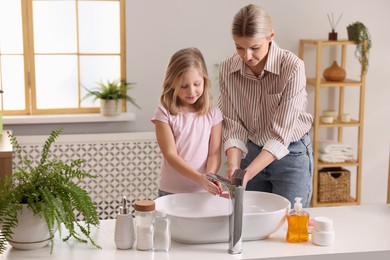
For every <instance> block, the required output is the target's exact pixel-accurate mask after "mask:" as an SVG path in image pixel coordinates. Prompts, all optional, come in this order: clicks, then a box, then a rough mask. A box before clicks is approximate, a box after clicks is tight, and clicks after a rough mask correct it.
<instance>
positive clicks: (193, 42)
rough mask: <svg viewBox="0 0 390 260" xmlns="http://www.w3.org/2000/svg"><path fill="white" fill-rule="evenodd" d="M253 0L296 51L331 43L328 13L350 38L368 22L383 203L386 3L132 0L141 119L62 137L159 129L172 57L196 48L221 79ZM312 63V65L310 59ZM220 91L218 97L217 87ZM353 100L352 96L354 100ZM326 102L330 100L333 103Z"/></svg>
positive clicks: (389, 33)
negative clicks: (241, 17) (235, 22)
mask: <svg viewBox="0 0 390 260" xmlns="http://www.w3.org/2000/svg"><path fill="white" fill-rule="evenodd" d="M248 3H256V4H260V5H262V6H264V7H265V8H266V9H267V10H268V11H269V13H270V14H271V16H272V19H273V23H274V29H275V32H276V37H275V41H276V42H277V43H278V44H279V46H281V47H282V48H285V49H289V50H291V51H293V52H295V53H298V41H299V39H301V38H312V39H317V38H318V39H326V38H327V36H328V32H329V31H330V26H329V23H328V19H327V13H332V12H333V13H334V15H335V16H336V17H337V16H338V15H339V14H341V13H343V17H342V19H341V21H340V23H339V25H338V26H337V28H336V31H337V32H338V34H339V35H338V36H339V39H342V38H346V37H347V33H346V29H345V28H346V26H347V25H348V24H349V23H352V22H354V21H357V20H359V21H362V22H363V23H365V24H366V26H367V27H368V28H369V30H370V32H371V35H372V41H373V47H372V51H371V56H370V67H369V71H368V75H367V91H366V97H365V100H366V102H365V123H364V143H363V188H362V203H383V202H385V199H386V192H387V190H386V189H387V172H388V163H389V162H388V160H389V133H390V122H389V112H390V105H389V103H390V102H389V101H388V99H389V97H390V84H389V81H387V78H385V76H387V75H388V74H390V65H389V60H390V51H389V48H388V45H389V44H388V43H389V41H390V30H389V29H388V25H389V24H390V18H389V16H388V11H389V10H390V1H388V0H371V1H367V0H343V1H340V0H327V1H319V0H316V1H313V0H263V1H261V0H257V1H244V0H192V1H189V0H164V1H156V0H142V1H133V0H127V1H126V18H127V19H126V24H127V27H126V35H127V77H128V80H129V81H132V82H137V83H138V85H137V86H136V88H135V89H134V90H133V93H132V94H133V95H134V97H135V98H136V100H137V103H138V104H140V106H141V107H142V110H136V109H133V108H132V107H130V108H129V110H131V111H134V112H136V114H137V119H136V120H135V121H133V122H129V123H111V124H102V123H101V124H78V125H67V126H66V128H65V129H64V132H66V133H92V132H127V131H133V132H144V131H153V125H152V124H151V123H150V118H151V117H152V115H153V112H154V109H155V107H156V106H157V104H158V99H159V95H160V93H161V90H162V87H161V84H162V80H163V76H164V72H165V66H166V64H167V62H168V60H169V58H170V56H171V55H172V54H173V53H174V52H175V51H176V50H178V49H181V48H184V47H189V46H195V47H198V48H199V49H200V50H201V51H202V52H203V54H204V56H205V59H206V62H207V64H208V69H209V73H210V74H211V77H212V78H213V79H214V80H215V79H216V77H217V71H216V67H215V64H217V63H219V62H220V61H221V59H223V58H224V57H226V56H228V55H230V54H231V52H233V51H234V45H233V42H232V40H231V36H230V25H231V21H232V18H233V15H234V14H235V13H236V12H237V10H238V9H239V8H240V7H242V6H244V5H246V4H248ZM329 55H333V54H331V53H330V54H329ZM331 58H332V57H329V59H331ZM351 59H353V56H352V58H350V57H348V64H347V65H348V66H350V67H351V66H352V65H350V64H349V60H351ZM351 62H352V61H351ZM329 65H330V64H329ZM357 65H358V64H357ZM357 65H356V66H357ZM306 66H307V67H310V66H313V64H310V62H308V63H306ZM352 69H353V68H352ZM386 74H387V75H386ZM214 87H215V95H216V96H217V95H218V91H217V84H216V82H214ZM309 92H310V91H309ZM309 94H311V93H309ZM353 97H354V94H352V96H351V99H352V98H353ZM311 102H312V101H311ZM323 102H328V103H332V101H331V100H323ZM310 105H311V106H312V105H313V104H312V103H311V104H310ZM351 109H352V108H351ZM11 127H12V129H13V130H14V131H15V133H16V134H24V135H25V134H30V133H33V134H40V133H47V132H48V131H49V130H48V129H52V127H51V126H32V125H31V126H28V128H27V127H26V126H11Z"/></svg>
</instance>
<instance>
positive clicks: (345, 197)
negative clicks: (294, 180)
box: [318, 167, 351, 202]
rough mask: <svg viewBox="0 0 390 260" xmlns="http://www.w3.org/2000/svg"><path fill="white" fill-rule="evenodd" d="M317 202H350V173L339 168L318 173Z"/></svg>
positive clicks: (325, 169)
mask: <svg viewBox="0 0 390 260" xmlns="http://www.w3.org/2000/svg"><path fill="white" fill-rule="evenodd" d="M318 175H319V182H318V186H319V188H318V200H319V201H320V202H347V201H350V179H351V173H350V172H349V171H348V170H346V169H343V168H341V167H338V168H323V169H321V170H320V171H319V174H318Z"/></svg>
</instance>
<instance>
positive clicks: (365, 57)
mask: <svg viewBox="0 0 390 260" xmlns="http://www.w3.org/2000/svg"><path fill="white" fill-rule="evenodd" d="M347 32H348V39H349V40H350V41H354V42H355V44H356V49H355V56H356V58H357V59H358V60H359V62H360V63H361V64H362V74H364V73H366V72H367V69H368V65H369V54H370V49H371V45H372V42H371V35H370V32H369V30H368V28H367V27H366V26H365V25H364V24H363V23H362V22H359V21H357V22H354V23H351V24H349V25H348V26H347ZM365 43H366V46H365ZM365 48H366V50H365Z"/></svg>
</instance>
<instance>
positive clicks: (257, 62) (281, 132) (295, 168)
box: [219, 4, 313, 207]
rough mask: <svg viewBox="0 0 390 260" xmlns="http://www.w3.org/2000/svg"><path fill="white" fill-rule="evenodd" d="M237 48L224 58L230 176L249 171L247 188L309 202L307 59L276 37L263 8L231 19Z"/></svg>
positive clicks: (241, 12)
mask: <svg viewBox="0 0 390 260" xmlns="http://www.w3.org/2000/svg"><path fill="white" fill-rule="evenodd" d="M232 36H233V41H234V43H235V46H236V52H235V53H234V54H233V55H231V56H230V57H228V58H227V59H225V60H224V61H222V63H221V64H220V71H219V86H220V92H221V96H220V100H219V105H220V108H221V111H222V113H223V116H224V120H223V143H224V151H225V153H226V155H227V160H228V168H227V172H226V177H227V178H231V175H232V174H233V172H234V170H235V169H238V168H241V169H245V170H246V174H245V177H244V186H245V187H246V189H247V190H257V191H265V192H272V193H276V194H279V195H281V196H283V197H285V198H287V199H288V200H289V201H290V202H291V204H293V203H294V199H295V197H301V198H302V204H303V206H306V207H307V206H308V205H309V203H310V198H311V187H312V162H313V152H312V146H311V142H310V138H309V136H308V134H307V133H308V131H309V129H310V128H311V125H312V121H313V118H312V116H311V115H310V114H308V113H307V112H306V111H305V110H306V105H307V93H306V90H305V86H306V76H305V68H304V64H303V61H302V60H300V59H299V58H298V57H297V56H296V55H294V54H293V53H291V52H290V51H287V50H283V49H281V48H280V47H279V46H278V45H277V44H276V43H275V42H274V41H273V40H274V37H275V33H274V31H273V29H272V23H271V18H270V16H269V15H268V13H267V12H266V11H265V10H264V9H263V8H262V7H260V6H256V5H252V4H251V5H248V6H245V7H243V8H241V9H240V10H239V11H238V12H237V14H236V15H235V17H234V19H233V24H232Z"/></svg>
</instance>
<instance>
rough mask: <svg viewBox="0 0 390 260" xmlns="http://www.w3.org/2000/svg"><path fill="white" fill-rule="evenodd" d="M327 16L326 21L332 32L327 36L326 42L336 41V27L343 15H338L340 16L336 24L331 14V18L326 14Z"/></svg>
mask: <svg viewBox="0 0 390 260" xmlns="http://www.w3.org/2000/svg"><path fill="white" fill-rule="evenodd" d="M327 15H328V21H329V25H330V28H331V29H332V31H331V32H330V33H329V35H328V40H329V41H337V32H336V31H335V30H336V27H337V25H338V24H339V22H340V19H341V17H342V16H343V14H340V16H339V18H338V19H337V21H336V22H335V21H334V16H333V13H332V14H331V16H330V15H329V14H327Z"/></svg>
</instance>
